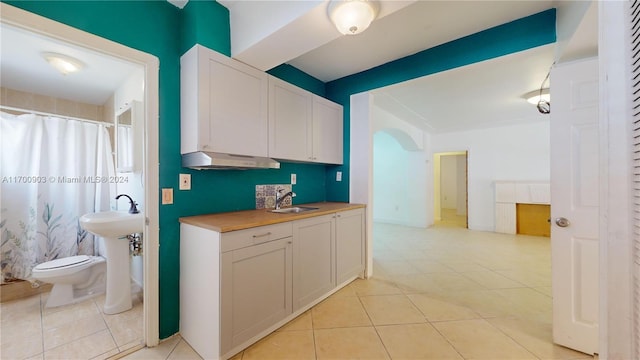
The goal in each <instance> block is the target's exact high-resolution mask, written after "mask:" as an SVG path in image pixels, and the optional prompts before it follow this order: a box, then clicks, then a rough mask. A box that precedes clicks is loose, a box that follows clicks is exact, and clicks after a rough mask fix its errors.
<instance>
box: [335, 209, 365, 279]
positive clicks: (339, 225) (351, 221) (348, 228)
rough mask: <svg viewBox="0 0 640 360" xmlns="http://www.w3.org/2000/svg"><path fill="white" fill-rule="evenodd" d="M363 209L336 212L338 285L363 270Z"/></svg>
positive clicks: (358, 274)
mask: <svg viewBox="0 0 640 360" xmlns="http://www.w3.org/2000/svg"><path fill="white" fill-rule="evenodd" d="M364 216H365V214H364V209H356V210H348V211H342V212H339V213H337V214H336V273H337V274H336V275H337V284H338V285H340V284H342V283H344V282H345V281H347V280H349V279H352V278H353V277H355V276H363V273H362V272H363V270H364V262H365V259H364V224H365V220H364V219H365V218H364Z"/></svg>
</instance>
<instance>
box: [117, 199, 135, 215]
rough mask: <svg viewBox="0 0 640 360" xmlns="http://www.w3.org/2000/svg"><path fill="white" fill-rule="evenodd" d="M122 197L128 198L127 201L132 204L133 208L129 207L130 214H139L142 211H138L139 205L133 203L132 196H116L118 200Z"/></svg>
mask: <svg viewBox="0 0 640 360" xmlns="http://www.w3.org/2000/svg"><path fill="white" fill-rule="evenodd" d="M122 196H126V197H127V199H129V203H130V204H131V207H129V214H137V213H139V212H140V210H138V207H137V205H138V204H137V203H136V202H135V201H133V199H132V198H131V196H129V195H127V194H120V195H118V196H116V200H118V199H120V197H122Z"/></svg>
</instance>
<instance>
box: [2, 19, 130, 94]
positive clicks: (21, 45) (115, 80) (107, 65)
mask: <svg viewBox="0 0 640 360" xmlns="http://www.w3.org/2000/svg"><path fill="white" fill-rule="evenodd" d="M42 52H55V53H60V54H63V55H67V56H71V57H73V58H76V59H78V60H80V61H81V62H83V63H84V64H85V65H86V66H85V68H84V69H83V70H82V71H79V72H77V73H72V74H68V75H62V74H60V73H59V72H58V71H57V70H55V69H54V68H53V67H51V66H50V65H49V64H48V63H47V61H46V60H45V59H44V58H43V57H42ZM0 54H1V56H0V79H2V82H1V85H2V87H6V88H10V89H15V90H20V91H25V92H31V93H36V94H40V95H46V96H53V97H57V98H62V99H67V100H74V101H79V102H83V103H88V104H94V105H102V104H104V103H105V102H106V101H107V99H108V98H109V97H110V96H111V95H112V94H113V93H114V92H115V90H116V89H117V88H118V87H120V86H121V85H122V84H123V83H124V82H125V81H126V79H127V78H128V77H129V76H130V75H131V74H132V73H133V72H134V71H135V69H139V68H140V67H139V66H138V65H135V64H132V63H129V62H126V61H123V60H120V59H117V58H113V57H110V56H107V55H104V54H99V53H95V52H92V51H89V50H87V49H85V48H79V47H76V46H73V45H71V44H67V43H62V42H60V41H58V40H55V39H52V38H47V37H43V36H40V35H36V34H33V33H28V32H25V31H24V30H22V29H17V28H14V27H11V26H9V25H6V24H2V25H0Z"/></svg>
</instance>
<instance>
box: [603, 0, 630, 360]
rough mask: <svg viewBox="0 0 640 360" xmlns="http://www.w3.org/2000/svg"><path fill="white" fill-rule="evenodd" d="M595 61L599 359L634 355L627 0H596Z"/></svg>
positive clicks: (622, 357)
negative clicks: (597, 82)
mask: <svg viewBox="0 0 640 360" xmlns="http://www.w3.org/2000/svg"><path fill="white" fill-rule="evenodd" d="M597 5H598V26H599V41H598V53H599V54H598V57H599V62H600V75H599V78H600V115H599V117H600V130H599V131H600V199H601V201H600V224H599V225H600V319H599V327H600V336H599V350H600V359H632V358H635V357H636V356H635V354H634V351H638V350H637V349H633V347H634V341H633V339H634V338H635V337H636V336H637V335H636V334H634V330H633V328H634V327H633V320H634V310H633V308H634V303H637V302H638V300H639V299H637V298H635V297H634V294H633V287H632V281H633V257H632V256H633V217H632V214H633V209H632V203H631V200H632V190H631V182H632V173H631V169H632V166H633V165H632V162H631V151H632V148H631V121H630V119H631V118H632V116H631V100H630V96H631V94H630V92H631V90H630V89H631V87H630V85H629V82H630V81H631V80H630V73H629V72H628V69H630V65H629V63H630V61H631V60H630V59H631V55H630V51H629V48H630V43H629V40H628V39H629V38H630V36H629V35H628V34H626V32H625V26H626V25H627V24H628V19H627V18H626V17H625V7H628V6H629V3H628V2H627V1H599V2H598V4H597Z"/></svg>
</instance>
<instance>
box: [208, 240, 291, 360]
mask: <svg viewBox="0 0 640 360" xmlns="http://www.w3.org/2000/svg"><path fill="white" fill-rule="evenodd" d="M223 236H224V235H223ZM221 260H222V261H221V267H222V282H221V288H220V294H221V297H222V302H221V308H222V327H221V330H222V333H221V335H222V352H223V353H226V352H228V351H230V350H231V349H233V348H234V347H235V346H238V345H241V344H242V343H243V342H245V341H247V340H249V339H251V338H252V337H254V336H255V335H257V334H259V333H260V332H261V331H264V330H266V329H267V328H269V326H271V325H273V324H275V323H277V322H278V321H280V320H282V319H284V318H286V317H287V315H289V314H291V266H292V263H291V237H288V238H285V239H280V240H275V241H271V242H267V243H264V244H260V245H254V246H249V247H246V248H243V249H238V250H233V251H229V252H226V253H223V254H222V257H221Z"/></svg>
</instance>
